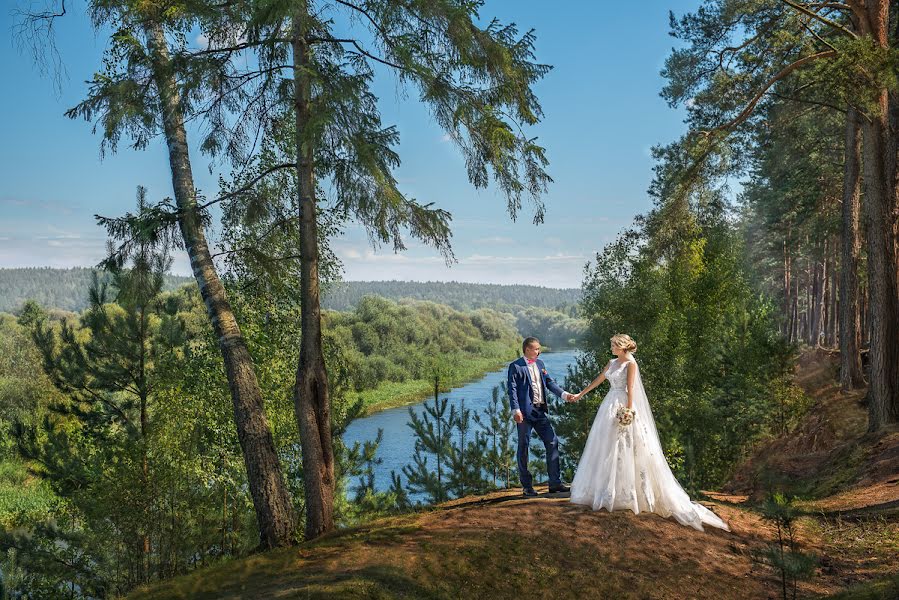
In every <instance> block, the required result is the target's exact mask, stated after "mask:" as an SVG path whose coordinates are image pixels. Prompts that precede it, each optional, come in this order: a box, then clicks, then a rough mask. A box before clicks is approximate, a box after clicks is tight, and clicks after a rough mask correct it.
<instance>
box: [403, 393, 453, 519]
mask: <svg viewBox="0 0 899 600" xmlns="http://www.w3.org/2000/svg"><path fill="white" fill-rule="evenodd" d="M439 394H440V380H439V379H435V380H434V401H433V403H432V404H426V405H425V406H424V413H422V414H421V416H419V415H418V413H416V412H415V411H414V410H413V409H412V408H411V407H410V408H409V418H410V419H411V420H410V421H409V423H408V425H409V427H410V428H411V429H412V431H413V432H414V433H415V453H414V454H413V455H412V462H413V464H412V465H405V466H404V467H403V475H405V476H406V489H408V491H409V492H410V493H412V494H427V495H428V498H429V501H430V503H431V504H439V503H440V502H444V501H446V500H447V499H448V497H449V496H448V493H447V487H448V482H447V478H446V476H445V475H444V471H445V469H446V468H447V462H448V458H449V454H450V451H451V450H450V445H451V443H452V440H451V438H452V425H451V424H450V420H449V415H448V414H447V410H446V407H447V404H448V402H449V399H448V398H443V399H442V400H441V399H440V397H439ZM429 456H432V457H433V458H434V462H435V466H436V470H431V468H430V467H429V465H428V457H429Z"/></svg>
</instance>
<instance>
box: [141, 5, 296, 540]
mask: <svg viewBox="0 0 899 600" xmlns="http://www.w3.org/2000/svg"><path fill="white" fill-rule="evenodd" d="M145 30H146V35H147V46H148V50H149V54H150V60H151V63H152V67H153V78H154V80H155V84H156V87H157V89H158V92H159V97H160V99H161V101H162V111H163V114H162V122H163V129H164V132H165V139H166V143H167V144H168V149H169V164H170V166H171V171H172V186H173V188H174V193H175V201H176V203H177V205H178V210H179V213H180V214H179V225H180V228H181V235H182V237H183V238H184V247H185V248H186V250H187V253H188V256H189V258H190V265H191V269H192V270H193V274H194V277H195V279H196V280H197V285H198V286H199V288H200V295H201V296H202V298H203V303H204V304H205V305H206V311H207V314H208V315H209V320H210V321H211V323H212V327H213V330H214V331H215V335H216V337H217V339H218V344H219V349H220V350H221V352H222V358H223V359H224V364H225V372H226V374H227V377H228V387H229V389H230V391H231V399H232V401H233V404H234V422H235V424H236V425H237V435H238V439H239V440H240V447H241V449H242V450H243V456H244V463H245V465H246V469H247V484H248V485H249V488H250V494H251V495H252V497H253V505H254V507H255V509H256V522H257V525H258V527H259V536H260V544H261V546H262V547H267V548H271V547H276V546H284V545H288V544H291V543H292V542H293V530H294V519H293V510H292V505H291V500H290V494H289V493H288V491H287V487H286V486H285V485H284V478H283V476H282V474H281V464H280V461H279V459H278V454H277V452H276V450H275V444H274V440H273V439H272V433H271V429H270V428H269V424H268V418H267V417H266V414H265V408H264V403H263V400H262V393H261V391H260V389H259V383H258V381H257V379H256V373H255V372H254V370H253V361H252V358H251V356H250V353H249V350H248V349H247V345H246V342H245V340H244V338H243V334H242V333H241V331H240V328H239V327H238V324H237V319H236V318H235V316H234V312H233V310H232V309H231V305H230V303H229V302H228V299H227V297H226V294H225V288H224V286H223V285H222V282H221V280H219V277H218V274H217V273H216V269H215V264H214V263H213V261H212V256H211V254H210V252H209V246H208V245H207V243H206V235H205V233H204V231H203V228H202V226H201V224H200V214H199V210H198V207H197V198H196V190H195V188H194V181H193V173H192V170H191V163H190V155H189V152H188V146H187V132H186V130H185V127H184V112H183V109H182V104H181V96H180V93H179V91H178V86H177V83H176V81H175V78H174V76H173V74H172V71H171V68H170V56H169V50H168V43H167V41H166V39H165V34H164V32H163V29H162V27H161V26H160V25H159V23H156V22H154V21H152V20H150V21H148V22H147V23H146V24H145Z"/></svg>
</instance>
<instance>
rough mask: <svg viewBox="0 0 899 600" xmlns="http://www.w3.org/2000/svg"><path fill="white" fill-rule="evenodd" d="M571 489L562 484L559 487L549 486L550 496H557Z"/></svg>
mask: <svg viewBox="0 0 899 600" xmlns="http://www.w3.org/2000/svg"><path fill="white" fill-rule="evenodd" d="M570 491H571V488H570V487H568V486H567V485H565V484H564V483H560V484H559V485H551V486H549V493H550V494H558V493H561V492H570Z"/></svg>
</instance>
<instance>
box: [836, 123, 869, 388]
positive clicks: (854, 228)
mask: <svg viewBox="0 0 899 600" xmlns="http://www.w3.org/2000/svg"><path fill="white" fill-rule="evenodd" d="M845 147H846V148H845V152H846V156H845V161H844V164H843V207H842V225H841V227H842V232H841V236H842V244H841V245H842V252H841V264H840V267H841V268H840V387H842V389H843V391H849V390H852V389H855V388H857V387H860V386H862V385H864V383H865V381H864V376H863V375H862V358H861V353H860V350H861V348H860V341H861V340H860V334H861V331H862V328H861V321H860V314H859V299H858V295H859V282H858V263H859V253H860V252H861V238H860V236H859V214H860V211H861V192H862V190H861V178H860V176H859V175H860V167H861V165H860V162H861V139H860V137H859V123H858V112H857V111H856V110H855V109H854V108H851V107H850V108H849V110H848V112H847V113H846V134H845Z"/></svg>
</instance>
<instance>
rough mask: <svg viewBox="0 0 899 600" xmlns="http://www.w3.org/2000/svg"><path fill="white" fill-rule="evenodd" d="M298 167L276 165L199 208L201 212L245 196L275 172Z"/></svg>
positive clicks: (293, 165) (285, 164)
mask: <svg viewBox="0 0 899 600" xmlns="http://www.w3.org/2000/svg"><path fill="white" fill-rule="evenodd" d="M296 166H297V165H296V163H281V164H279V165H275V166H274V167H270V168H268V169H266V170H265V171H263V172H262V173H260V174H259V175H257V176H256V177H254V178H253V179H251V180H250V181H249V182H248V183H247V184H246V185H243V186H241V187H239V188H238V189H236V190H233V191H230V192H228V193H227V194H224V195H222V196H219V197H218V198H216V199H215V200H210V201H209V202H207V203H205V204H201V205H200V207H199V208H200V210H204V209H206V208H209V207H210V206H212V205H213V204H218V203H219V202H224V201H225V200H230V199H231V198H233V197H235V196H238V195H240V194H243V193H244V192H248V191H250V189H252V187H253V186H254V185H256V184H257V183H259V181H260V180H262V179H264V178H265V177H267V176H269V175H271V174H272V173H274V172H275V171H280V170H281V169H291V168H296Z"/></svg>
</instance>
